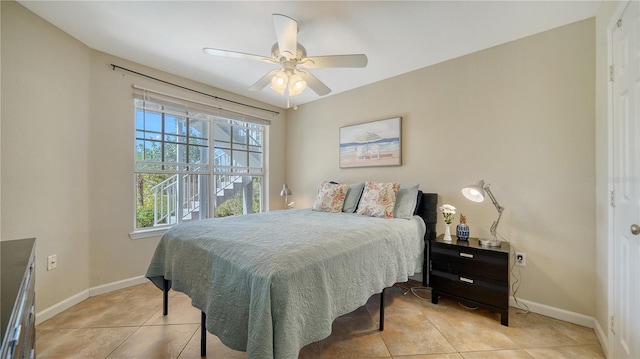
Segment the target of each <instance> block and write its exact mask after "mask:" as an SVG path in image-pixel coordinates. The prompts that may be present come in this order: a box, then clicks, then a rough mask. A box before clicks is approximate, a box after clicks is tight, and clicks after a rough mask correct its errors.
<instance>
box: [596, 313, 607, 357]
mask: <svg viewBox="0 0 640 359" xmlns="http://www.w3.org/2000/svg"><path fill="white" fill-rule="evenodd" d="M593 322H594V323H595V325H594V328H593V330H594V331H595V332H596V336H597V337H598V341H599V342H600V346H601V347H602V351H603V352H604V355H605V357H607V358H608V357H609V356H608V355H607V354H608V353H609V337H608V336H607V332H606V331H605V330H603V329H602V327H601V326H600V322H598V321H597V320H595V319H594V321H593Z"/></svg>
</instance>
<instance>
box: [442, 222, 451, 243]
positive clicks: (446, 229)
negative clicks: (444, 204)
mask: <svg viewBox="0 0 640 359" xmlns="http://www.w3.org/2000/svg"><path fill="white" fill-rule="evenodd" d="M443 240H444V241H446V242H451V229H450V228H449V223H447V224H446V226H445V227H444V238H443Z"/></svg>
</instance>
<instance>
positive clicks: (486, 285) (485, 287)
mask: <svg viewBox="0 0 640 359" xmlns="http://www.w3.org/2000/svg"><path fill="white" fill-rule="evenodd" d="M431 283H432V286H433V287H434V288H438V292H442V293H444V294H449V295H454V296H457V297H461V298H469V299H473V300H475V301H481V302H482V303H484V304H486V305H490V306H494V307H497V308H501V309H507V308H508V307H509V296H508V295H509V286H508V285H504V284H500V283H495V282H492V281H490V280H485V279H482V278H477V277H473V276H465V275H456V274H451V273H446V272H442V271H438V270H432V271H431Z"/></svg>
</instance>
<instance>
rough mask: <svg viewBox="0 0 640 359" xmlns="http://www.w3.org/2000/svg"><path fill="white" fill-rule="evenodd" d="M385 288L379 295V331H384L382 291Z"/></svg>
mask: <svg viewBox="0 0 640 359" xmlns="http://www.w3.org/2000/svg"><path fill="white" fill-rule="evenodd" d="M385 290H387V288H383V289H382V292H381V293H380V331H383V330H384V291H385Z"/></svg>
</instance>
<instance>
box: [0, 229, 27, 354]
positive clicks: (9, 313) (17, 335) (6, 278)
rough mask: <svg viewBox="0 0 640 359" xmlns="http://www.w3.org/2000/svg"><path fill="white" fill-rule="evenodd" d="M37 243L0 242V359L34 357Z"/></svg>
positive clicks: (21, 240)
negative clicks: (0, 335)
mask: <svg viewBox="0 0 640 359" xmlns="http://www.w3.org/2000/svg"><path fill="white" fill-rule="evenodd" d="M35 242H36V240H35V238H29V239H20V240H15V241H2V242H0V246H1V248H0V251H1V252H0V253H1V258H0V261H1V262H0V266H1V268H0V276H1V278H0V280H1V282H0V298H2V301H1V302H2V303H1V312H0V322H1V323H2V331H1V332H0V334H2V346H1V347H0V359H14V358H35V334H36V328H35V319H36V313H35V282H36V278H35V275H36V272H35Z"/></svg>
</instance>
